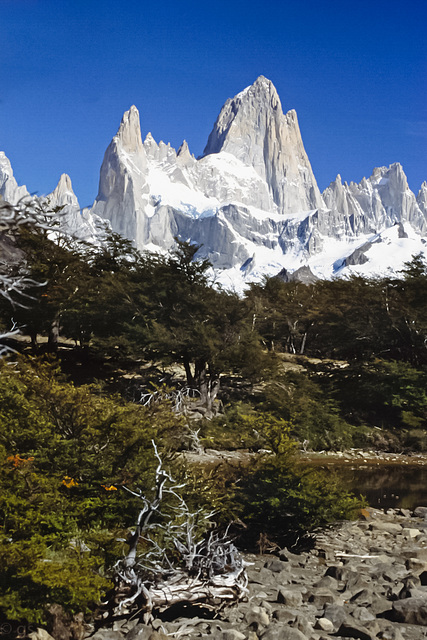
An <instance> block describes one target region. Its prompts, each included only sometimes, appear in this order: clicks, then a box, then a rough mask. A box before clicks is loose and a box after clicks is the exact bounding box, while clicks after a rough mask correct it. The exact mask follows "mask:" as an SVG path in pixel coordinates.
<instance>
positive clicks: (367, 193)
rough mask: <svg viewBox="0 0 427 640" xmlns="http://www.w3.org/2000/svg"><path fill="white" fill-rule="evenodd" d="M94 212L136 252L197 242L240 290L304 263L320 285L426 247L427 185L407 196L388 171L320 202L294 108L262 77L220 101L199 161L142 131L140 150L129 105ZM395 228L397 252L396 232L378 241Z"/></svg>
mask: <svg viewBox="0 0 427 640" xmlns="http://www.w3.org/2000/svg"><path fill="white" fill-rule="evenodd" d="M92 211H93V212H94V213H96V214H98V215H100V216H102V217H104V218H107V219H108V220H109V221H110V222H111V225H112V227H113V229H114V230H116V231H118V232H120V233H122V234H124V235H125V236H126V237H128V238H130V239H132V240H134V241H135V242H136V245H137V247H138V248H140V249H145V248H149V249H158V250H169V249H171V248H172V247H173V246H174V238H175V237H179V238H180V239H184V240H187V239H190V240H191V241H192V242H194V243H196V244H199V245H203V246H202V248H201V249H200V253H199V255H200V257H208V258H209V259H210V260H211V262H212V264H213V266H214V268H215V270H216V271H217V276H218V274H219V280H220V282H222V283H223V284H225V285H227V284H230V285H233V286H236V285H237V288H239V285H240V284H242V283H243V282H244V281H250V280H256V279H258V278H260V277H261V276H262V275H263V274H265V273H267V274H268V275H274V274H276V273H279V272H280V271H281V270H282V269H283V268H284V269H285V270H286V273H289V274H292V272H294V271H297V270H298V269H300V268H301V267H303V266H308V267H309V268H310V269H311V272H312V273H313V274H314V276H317V277H330V276H331V275H333V274H336V273H338V274H339V273H342V272H343V270H347V271H348V270H349V269H360V268H361V267H362V266H363V268H364V269H365V271H366V272H369V271H372V270H374V271H375V269H376V268H377V269H378V268H379V270H380V271H382V272H384V270H385V269H387V266H388V265H389V264H392V265H393V266H394V267H395V268H400V267H401V266H402V265H403V262H404V261H406V260H409V259H410V258H411V256H412V255H413V254H414V253H418V252H420V251H423V250H424V249H425V246H424V244H423V242H422V240H424V238H423V237H422V236H424V235H425V234H426V230H427V183H424V184H423V185H422V187H421V189H420V192H419V194H418V196H417V197H415V195H414V194H413V193H412V192H411V191H410V189H409V187H408V183H407V180H406V176H405V174H404V172H403V169H402V167H401V166H400V165H399V164H397V163H396V164H393V165H391V166H390V167H389V168H386V167H382V168H379V169H374V171H373V173H372V175H371V177H370V178H369V179H365V178H364V179H363V180H362V181H361V182H360V184H356V183H354V182H352V183H350V185H348V184H347V183H343V182H342V180H341V178H340V176H338V177H337V178H336V180H335V181H334V182H333V183H331V185H330V186H329V187H328V188H327V189H326V190H325V192H324V193H323V195H322V194H321V193H320V191H319V189H318V186H317V183H316V180H315V177H314V175H313V171H312V169H311V166H310V162H309V160H308V157H307V154H306V152H305V149H304V146H303V142H302V138H301V134H300V130H299V126H298V121H297V116H296V113H295V111H293V110H291V111H289V112H287V113H286V114H284V113H283V110H282V106H281V103H280V99H279V96H278V94H277V91H276V89H275V87H274V86H273V84H272V83H271V82H270V81H269V80H267V78H265V77H264V76H260V77H259V78H258V79H257V80H256V81H255V82H254V84H253V85H251V86H250V87H247V88H246V89H244V90H243V91H242V92H240V93H239V94H237V95H236V96H235V97H234V98H232V99H229V100H227V101H226V103H225V105H224V106H223V108H222V109H221V111H220V114H219V116H218V118H217V120H216V122H215V124H214V127H213V130H212V132H211V134H210V136H209V139H208V142H207V145H206V148H205V151H204V154H203V156H202V157H201V158H199V159H198V160H196V159H195V158H194V156H192V155H191V154H190V150H189V148H188V145H187V143H186V142H184V143H183V144H182V145H181V147H180V148H179V149H178V151H175V149H173V148H172V147H171V146H170V145H169V144H165V143H164V142H160V143H159V144H157V143H156V142H155V140H154V139H153V137H152V136H151V134H148V135H147V136H146V138H145V141H144V142H142V138H141V128H140V122H139V116H138V111H137V109H136V108H135V107H131V109H130V110H129V111H127V112H126V113H125V115H124V116H123V120H122V123H121V125H120V127H119V130H118V133H117V135H116V136H115V137H114V138H113V140H112V142H111V144H110V145H109V147H108V149H107V151H106V154H105V157H104V162H103V164H102V168H101V175H100V186H99V193H98V197H97V199H96V201H95V205H94V207H93V210H92ZM395 225H399V234H400V235H398V236H396V240H399V241H401V242H400V243H399V247H400V254H401V255H400V254H399V255H397V254H396V252H395V251H394V250H393V246H392V245H394V242H395V239H394V235H396V234H394V235H393V232H390V233H391V235H390V234H388V235H387V231H388V230H389V229H393V228H394V227H395ZM384 233H385V234H386V237H385V238H383V237H382V234H384ZM402 240H404V241H403V242H402ZM375 243H382V246H381V247H380V248H378V247H377V248H376V251H369V253H368V250H370V249H371V246H372V245H373V244H375Z"/></svg>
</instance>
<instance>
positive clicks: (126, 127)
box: [115, 105, 142, 153]
mask: <svg viewBox="0 0 427 640" xmlns="http://www.w3.org/2000/svg"><path fill="white" fill-rule="evenodd" d="M115 137H116V138H117V139H118V140H119V141H120V143H121V146H122V147H123V149H124V150H125V151H127V152H128V153H137V152H139V151H141V149H142V138H141V125H140V122H139V111H138V109H137V108H136V107H135V105H132V106H131V108H130V109H129V110H128V111H125V113H124V114H123V118H122V121H121V123H120V127H119V130H118V131H117V134H116V136H115Z"/></svg>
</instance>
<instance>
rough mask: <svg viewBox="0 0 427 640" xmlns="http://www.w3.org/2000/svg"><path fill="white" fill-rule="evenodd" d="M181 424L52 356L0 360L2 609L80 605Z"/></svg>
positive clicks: (92, 591)
mask: <svg viewBox="0 0 427 640" xmlns="http://www.w3.org/2000/svg"><path fill="white" fill-rule="evenodd" d="M181 428H182V424H181V421H180V420H179V419H178V418H177V417H176V416H175V415H174V414H173V413H172V412H171V411H170V409H169V408H168V407H166V406H165V405H162V404H160V405H155V406H154V407H153V408H145V407H141V406H137V405H132V404H128V403H125V402H124V401H122V400H121V399H120V398H119V397H109V398H107V397H103V396H102V395H101V392H100V389H99V388H98V387H96V386H94V385H92V386H87V385H83V386H81V387H75V386H74V385H73V384H70V383H68V382H67V381H66V380H65V379H64V377H63V376H62V375H61V373H60V371H59V369H58V366H57V364H56V363H55V362H47V361H42V360H36V359H24V358H22V359H20V360H19V361H18V363H14V364H12V363H8V362H6V361H3V362H0V522H1V525H2V526H1V529H0V566H1V567H2V575H1V582H0V612H1V613H2V614H3V615H4V616H6V617H8V618H13V619H23V618H26V619H27V620H28V621H29V622H42V621H43V620H44V619H45V618H46V613H47V609H48V607H49V605H50V604H52V603H56V604H58V605H61V606H62V607H63V609H64V610H65V611H69V612H72V613H75V612H77V611H87V610H88V609H89V608H90V607H92V606H93V605H94V604H96V603H97V602H98V601H99V599H100V597H101V595H102V593H103V592H105V590H106V589H107V588H108V587H109V586H110V582H109V580H108V569H109V566H111V564H113V562H114V561H115V560H116V559H117V557H119V556H120V555H121V553H122V548H123V542H121V540H123V538H126V536H127V529H128V528H129V527H131V526H132V525H133V523H134V518H135V513H136V509H137V508H138V505H136V504H135V498H133V497H132V495H130V494H129V493H127V492H125V491H124V490H123V489H122V488H121V487H122V485H126V486H127V487H129V488H132V487H135V486H138V487H140V488H142V489H143V490H144V489H145V488H147V491H149V489H150V487H151V486H152V480H153V471H154V468H155V466H156V460H155V458H154V455H153V448H152V444H151V440H152V439H153V438H154V439H155V440H156V442H157V443H158V444H159V446H162V447H163V450H165V449H167V448H168V442H169V440H170V436H171V434H174V435H175V434H176V432H177V431H178V430H179V429H181Z"/></svg>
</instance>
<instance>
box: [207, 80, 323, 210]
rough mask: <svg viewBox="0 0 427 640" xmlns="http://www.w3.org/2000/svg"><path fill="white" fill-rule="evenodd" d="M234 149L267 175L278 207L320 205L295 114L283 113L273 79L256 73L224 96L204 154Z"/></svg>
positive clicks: (314, 207) (302, 208)
mask: <svg viewBox="0 0 427 640" xmlns="http://www.w3.org/2000/svg"><path fill="white" fill-rule="evenodd" d="M221 151H225V152H228V153H231V154H233V155H234V156H236V157H237V158H239V160H241V161H242V162H243V163H244V164H246V165H247V166H252V167H254V169H255V171H256V172H257V173H258V175H260V176H261V177H262V178H264V179H265V180H266V181H267V184H268V186H269V188H270V190H271V193H272V195H273V199H274V201H275V203H276V204H277V205H278V207H279V210H280V211H281V212H282V213H292V212H295V211H301V210H309V209H316V208H318V207H322V206H324V203H323V200H322V196H321V194H320V192H319V189H318V187H317V183H316V180H315V177H314V175H313V172H312V169H311V166H310V162H309V160H308V157H307V154H306V152H305V149H304V145H303V143H302V139H301V133H300V130H299V126H298V120H297V115H296V112H295V111H294V110H292V111H289V112H288V113H286V114H284V113H283V110H282V105H281V103H280V99H279V96H278V94H277V91H276V89H275V87H274V85H273V83H272V82H271V81H270V80H268V79H267V78H265V77H264V76H259V78H257V80H256V81H255V82H254V84H253V85H251V86H250V87H247V88H246V89H244V90H243V91H241V92H240V93H238V94H237V95H236V96H235V97H234V98H232V99H229V100H227V102H226V103H225V105H224V106H223V108H222V109H221V112H220V114H219V116H218V118H217V120H216V122H215V125H214V128H213V130H212V132H211V134H210V136H209V139H208V143H207V145H206V148H205V151H204V155H205V156H206V155H209V154H212V153H219V152H221Z"/></svg>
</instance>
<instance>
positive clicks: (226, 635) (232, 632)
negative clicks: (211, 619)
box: [215, 629, 246, 640]
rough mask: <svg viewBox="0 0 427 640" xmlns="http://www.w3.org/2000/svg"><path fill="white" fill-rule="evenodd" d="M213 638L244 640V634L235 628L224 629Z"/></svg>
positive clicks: (216, 639) (217, 639) (218, 639)
mask: <svg viewBox="0 0 427 640" xmlns="http://www.w3.org/2000/svg"><path fill="white" fill-rule="evenodd" d="M215 640H246V636H245V634H244V633H242V632H241V631H237V629H226V630H225V631H221V632H219V633H218V634H216V635H215Z"/></svg>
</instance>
